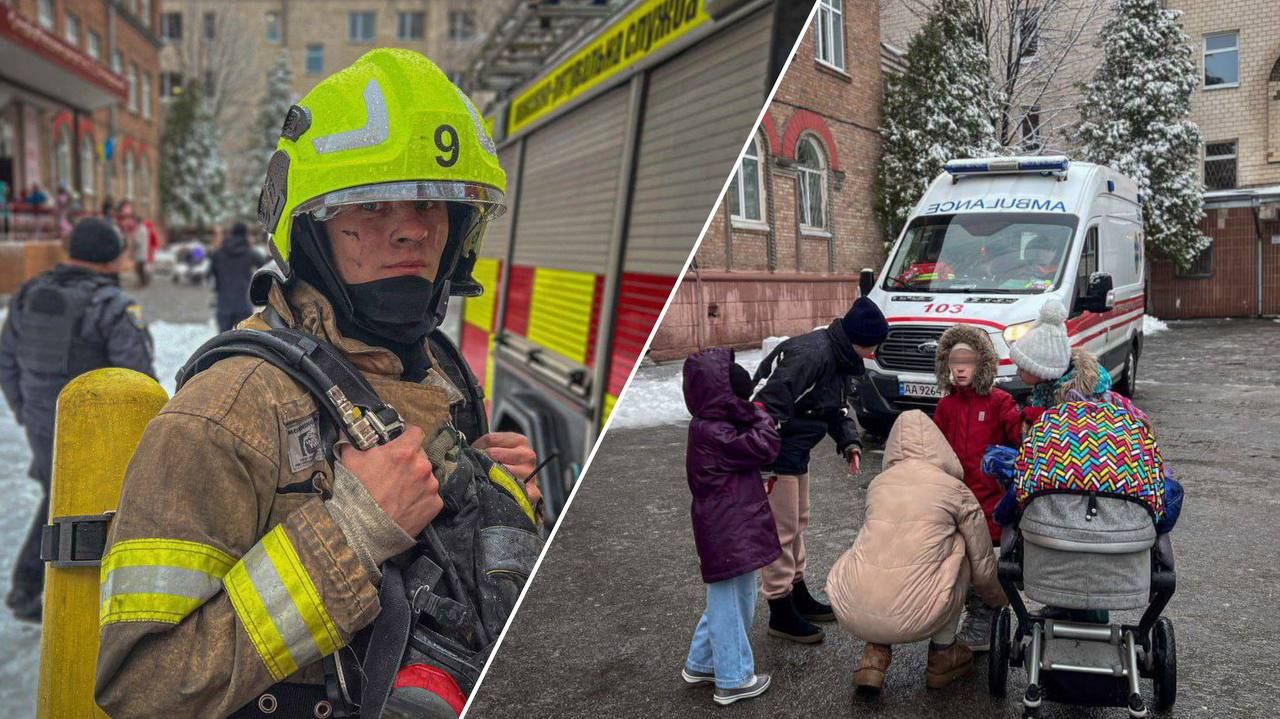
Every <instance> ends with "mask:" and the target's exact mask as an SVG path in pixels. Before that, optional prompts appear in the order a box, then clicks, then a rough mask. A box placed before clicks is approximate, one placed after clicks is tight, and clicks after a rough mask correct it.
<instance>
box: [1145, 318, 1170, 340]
mask: <svg viewBox="0 0 1280 719" xmlns="http://www.w3.org/2000/svg"><path fill="white" fill-rule="evenodd" d="M1167 329H1169V325H1167V324H1165V323H1164V322H1161V321H1160V320H1158V319H1156V318H1155V317H1152V316H1151V315H1143V316H1142V334H1144V335H1153V334H1156V333H1157V332H1164V331H1165V330H1167Z"/></svg>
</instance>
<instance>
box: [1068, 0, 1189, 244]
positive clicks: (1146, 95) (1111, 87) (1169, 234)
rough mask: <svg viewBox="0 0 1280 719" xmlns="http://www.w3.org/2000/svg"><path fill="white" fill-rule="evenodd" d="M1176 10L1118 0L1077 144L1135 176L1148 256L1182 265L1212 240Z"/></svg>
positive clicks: (1153, 0) (1151, 1) (1087, 154)
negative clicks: (1203, 226) (1205, 226)
mask: <svg viewBox="0 0 1280 719" xmlns="http://www.w3.org/2000/svg"><path fill="white" fill-rule="evenodd" d="M1180 15H1181V13H1179V12H1177V11H1173V10H1165V9H1163V8H1161V3H1160V2H1159V0H1118V2H1117V4H1116V10H1115V14H1114V15H1113V16H1112V17H1111V18H1110V19H1109V20H1108V21H1107V23H1106V25H1105V26H1104V27H1103V30H1102V41H1101V42H1102V48H1103V51H1104V53H1105V57H1104V58H1103V61H1102V64H1101V65H1100V66H1099V67H1098V69H1097V70H1096V71H1095V72H1094V76H1093V80H1092V81H1091V82H1090V83H1089V84H1088V87H1087V88H1086V92H1085V98H1084V101H1083V105H1082V107H1081V108H1080V115H1081V123H1080V141H1081V146H1082V147H1081V150H1082V155H1083V158H1084V159H1085V160H1089V161H1091V162H1097V163H1100V164H1105V165H1110V166H1111V167H1114V168H1115V169H1117V170H1119V171H1120V172H1123V173H1124V174H1126V175H1128V176H1129V177H1132V178H1133V179H1134V180H1136V181H1137V183H1138V188H1139V189H1138V191H1139V192H1141V193H1142V196H1143V198H1144V200H1145V205H1144V207H1143V214H1144V218H1145V225H1146V226H1145V231H1146V237H1147V248H1148V252H1149V253H1150V255H1151V256H1152V257H1153V258H1156V259H1163V260H1170V261H1172V262H1174V263H1176V264H1177V265H1179V266H1182V267H1185V266H1187V265H1188V264H1190V263H1191V261H1192V260H1194V259H1195V257H1196V255H1197V254H1199V252H1200V251H1201V250H1203V249H1204V248H1205V247H1208V246H1209V238H1208V237H1205V236H1204V233H1202V232H1201V231H1200V221H1201V219H1203V217H1204V210H1203V207H1202V201H1203V191H1202V190H1201V186H1200V177H1199V173H1198V160H1199V157H1200V130H1199V128H1197V127H1196V125H1195V123H1193V122H1191V120H1190V119H1188V118H1189V116H1190V114H1191V95H1192V93H1193V92H1194V91H1195V89H1196V87H1197V86H1198V84H1199V76H1198V74H1197V69H1196V63H1195V60H1194V59H1193V58H1192V54H1191V41H1190V40H1189V39H1188V38H1187V36H1186V33H1184V32H1183V31H1182V28H1181V26H1180V25H1179V23H1178V18H1179V16H1180Z"/></svg>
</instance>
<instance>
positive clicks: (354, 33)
mask: <svg viewBox="0 0 1280 719" xmlns="http://www.w3.org/2000/svg"><path fill="white" fill-rule="evenodd" d="M347 40H349V41H350V42H373V12H371V11H363V12H352V13H347Z"/></svg>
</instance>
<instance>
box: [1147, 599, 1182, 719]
mask: <svg viewBox="0 0 1280 719" xmlns="http://www.w3.org/2000/svg"><path fill="white" fill-rule="evenodd" d="M1151 653H1152V654H1153V655H1154V656H1153V657H1152V658H1153V659H1154V660H1155V661H1154V663H1153V667H1152V670H1153V671H1152V674H1151V677H1152V684H1153V685H1154V688H1155V695H1156V701H1155V710H1156V711H1158V712H1161V713H1163V712H1167V711H1169V710H1170V709H1172V708H1173V703H1174V702H1175V701H1177V699H1178V645H1177V642H1175V641H1174V638H1173V622H1172V621H1170V620H1169V618H1168V617H1160V618H1159V619H1157V620H1156V625H1155V627H1154V628H1153V629H1152V630H1151Z"/></svg>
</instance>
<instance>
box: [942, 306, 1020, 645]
mask: <svg viewBox="0 0 1280 719" xmlns="http://www.w3.org/2000/svg"><path fill="white" fill-rule="evenodd" d="M998 361H999V359H998V358H997V356H996V350H995V347H994V346H993V345H992V344H991V339H990V338H988V337H987V333H986V332H984V331H983V330H982V329H980V328H978V327H975V326H973V325H965V324H958V325H955V326H953V327H952V328H951V329H949V330H947V331H946V332H945V333H943V335H942V339H940V340H939V341H938V354H937V359H936V362H935V367H934V369H935V371H936V372H937V375H938V386H939V387H940V388H942V390H943V392H945V393H946V395H945V396H944V397H943V398H942V399H941V400H940V401H939V402H938V408H937V410H936V411H935V412H934V414H933V421H934V422H935V423H936V424H937V425H938V429H940V430H942V434H943V436H944V437H946V438H947V443H948V444H950V445H951V449H953V450H955V453H956V456H958V457H959V458H960V465H961V466H962V467H964V483H965V485H966V486H967V487H969V490H970V491H972V492H973V494H974V496H975V497H977V499H978V504H980V505H982V513H983V514H984V515H986V519H987V530H988V531H989V532H990V535H991V539H992V541H993V546H994V544H999V542H1000V525H998V524H997V523H996V521H995V519H994V518H993V516H992V515H993V514H994V513H995V509H996V505H997V504H999V503H1000V498H1001V497H1002V496H1003V495H1004V491H1003V490H1002V489H1001V487H1000V483H999V482H997V481H996V480H994V479H992V478H991V477H988V476H987V475H986V474H984V473H983V471H982V455H983V453H984V452H986V451H987V447H990V446H991V445H993V444H1003V445H1008V446H1011V447H1017V446H1019V445H1020V444H1021V443H1022V414H1021V412H1020V411H1019V410H1018V405H1017V403H1016V402H1014V400H1013V396H1012V395H1010V394H1009V393H1008V392H1005V391H1004V390H1002V389H999V388H997V387H995V386H994V385H995V379H996V367H997V364H998ZM970 600H971V601H968V602H966V608H965V617H964V619H963V620H962V622H961V625H960V632H959V635H958V636H957V638H956V641H958V642H960V643H961V644H963V645H965V646H967V647H969V648H970V649H972V650H973V651H987V650H989V649H990V647H991V631H990V630H991V616H992V613H991V610H990V609H988V608H987V607H986V605H985V604H983V603H982V602H981V601H978V599H977V597H976V596H971V597H970Z"/></svg>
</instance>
